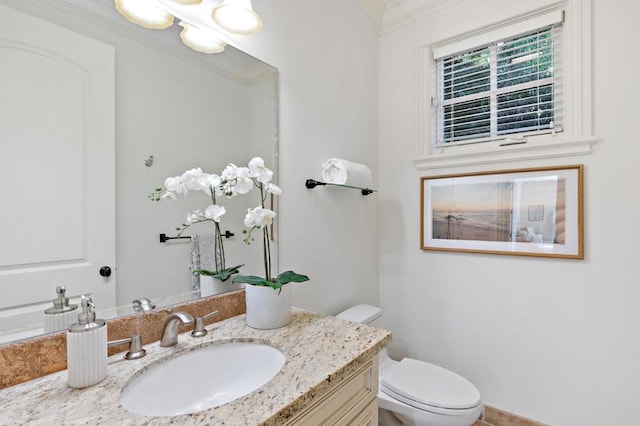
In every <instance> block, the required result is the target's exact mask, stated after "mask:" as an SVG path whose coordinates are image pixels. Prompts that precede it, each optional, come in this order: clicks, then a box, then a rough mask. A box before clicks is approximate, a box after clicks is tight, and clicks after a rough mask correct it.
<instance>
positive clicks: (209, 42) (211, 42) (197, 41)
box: [180, 21, 227, 53]
mask: <svg viewBox="0 0 640 426" xmlns="http://www.w3.org/2000/svg"><path fill="white" fill-rule="evenodd" d="M180 25H181V26H182V27H183V28H182V31H181V32H180V38H181V39H182V42H183V43H184V44H186V45H187V46H189V47H190V48H192V49H193V50H195V51H197V52H201V53H220V52H222V51H223V50H224V48H225V46H226V45H227V43H225V42H224V41H222V40H221V39H220V38H219V37H218V36H217V35H216V34H215V33H214V32H213V31H208V30H206V29H202V28H198V27H194V26H193V25H191V24H188V23H186V22H184V21H182V22H180Z"/></svg>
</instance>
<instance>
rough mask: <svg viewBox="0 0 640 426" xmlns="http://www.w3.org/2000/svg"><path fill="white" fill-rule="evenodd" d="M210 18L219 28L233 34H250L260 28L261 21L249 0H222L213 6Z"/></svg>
mask: <svg viewBox="0 0 640 426" xmlns="http://www.w3.org/2000/svg"><path fill="white" fill-rule="evenodd" d="M211 18H213V20H214V22H215V23H216V24H218V25H219V26H220V27H221V28H223V29H225V30H227V31H229V32H230V33H233V34H252V33H255V32H257V31H258V30H260V28H262V22H261V21H260V18H258V15H256V14H255V12H254V11H253V6H252V5H251V0H224V1H223V2H222V4H220V5H218V6H215V7H214V8H213V11H212V12H211Z"/></svg>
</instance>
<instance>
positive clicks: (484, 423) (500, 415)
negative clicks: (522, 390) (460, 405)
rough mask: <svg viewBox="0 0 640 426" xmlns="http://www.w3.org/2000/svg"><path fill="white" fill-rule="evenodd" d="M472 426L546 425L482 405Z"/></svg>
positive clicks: (545, 425)
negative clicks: (481, 410)
mask: <svg viewBox="0 0 640 426" xmlns="http://www.w3.org/2000/svg"><path fill="white" fill-rule="evenodd" d="M473 426H548V425H547V424H546V423H541V422H538V421H536V420H531V419H528V418H526V417H522V416H519V415H517V414H514V413H510V412H508V411H504V410H500V409H499V408H495V407H491V406H489V405H485V406H484V411H483V413H482V415H481V416H480V419H478V421H476V422H475V423H474V424H473Z"/></svg>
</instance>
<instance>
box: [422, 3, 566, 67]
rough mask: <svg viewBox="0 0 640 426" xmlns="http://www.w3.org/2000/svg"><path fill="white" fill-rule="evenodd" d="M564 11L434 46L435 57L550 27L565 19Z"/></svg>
mask: <svg viewBox="0 0 640 426" xmlns="http://www.w3.org/2000/svg"><path fill="white" fill-rule="evenodd" d="M563 15H564V11H563V10H562V9H557V10H552V11H551V12H546V13H544V14H541V15H535V16H530V17H527V18H526V19H524V20H519V21H518V22H514V23H511V24H509V25H504V26H501V27H499V28H496V29H493V30H491V31H485V32H482V33H479V34H476V35H475V36H471V37H466V38H464V39H462V40H458V41H455V42H453V43H447V44H443V45H440V46H435V47H434V48H433V59H440V58H444V57H445V56H451V55H454V54H456V53H460V52H465V51H467V50H471V49H475V48H479V47H482V46H486V45H488V44H490V43H493V42H495V41H496V40H503V39H507V38H510V37H514V36H517V35H519V34H524V33H528V32H532V31H535V30H537V29H540V28H544V27H550V26H552V25H555V24H558V23H560V22H562V20H563Z"/></svg>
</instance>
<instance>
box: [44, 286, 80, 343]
mask: <svg viewBox="0 0 640 426" xmlns="http://www.w3.org/2000/svg"><path fill="white" fill-rule="evenodd" d="M66 291H67V289H66V287H65V286H59V287H56V294H57V297H56V298H55V299H54V300H53V307H52V308H48V309H46V310H45V311H44V332H45V333H53V332H54V331H58V330H66V329H67V328H68V327H69V326H70V325H71V324H73V323H74V322H76V319H77V318H78V305H70V304H69V298H68V297H66V296H65V292H66Z"/></svg>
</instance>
